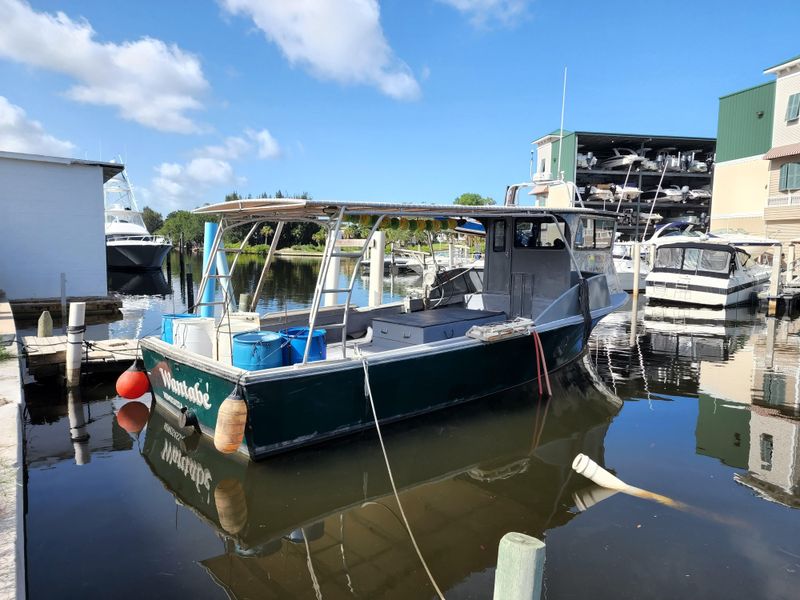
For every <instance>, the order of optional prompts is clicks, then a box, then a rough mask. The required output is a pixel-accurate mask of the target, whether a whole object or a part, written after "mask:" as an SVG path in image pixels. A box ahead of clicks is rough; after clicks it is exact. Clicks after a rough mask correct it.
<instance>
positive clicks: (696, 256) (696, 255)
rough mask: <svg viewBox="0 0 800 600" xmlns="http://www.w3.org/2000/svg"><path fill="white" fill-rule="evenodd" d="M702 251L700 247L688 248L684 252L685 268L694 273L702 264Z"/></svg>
mask: <svg viewBox="0 0 800 600" xmlns="http://www.w3.org/2000/svg"><path fill="white" fill-rule="evenodd" d="M700 252H701V250H700V249H699V248H687V249H686V250H684V252H683V270H684V271H689V272H690V273H694V272H695V271H697V267H698V266H700Z"/></svg>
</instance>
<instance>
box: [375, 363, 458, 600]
mask: <svg viewBox="0 0 800 600" xmlns="http://www.w3.org/2000/svg"><path fill="white" fill-rule="evenodd" d="M361 364H362V366H363V367H364V391H365V392H366V393H367V398H369V405H370V407H371V408H372V418H373V419H374V420H375V429H376V430H377V431H378V441H379V442H380V444H381V451H382V452H383V460H384V462H385V463H386V472H387V473H388V474H389V483H391V484H392V491H393V492H394V498H395V500H397V506H398V508H399V509H400V516H402V517H403V523H405V526H406V531H408V537H410V538H411V543H412V544H413V545H414V550H416V552H417V556H418V557H419V560H420V562H421V563H422V566H423V567H424V568H425V572H426V573H427V574H428V579H430V581H431V585H432V586H433V589H434V590H436V594H437V595H438V596H439V598H440V600H445V598H444V594H442V590H440V589H439V586H438V585H437V583H436V580H435V579H434V578H433V574H432V573H431V570H430V569H429V568H428V563H426V562H425V559H424V558H423V556H422V552H421V551H420V549H419V546H418V545H417V540H416V538H414V534H413V533H412V532H411V525H409V524H408V519H407V518H406V511H405V510H403V504H402V503H401V502H400V495H399V494H398V493H397V486H396V485H395V483H394V475H393V474H392V467H391V466H390V465H389V456H388V454H387V453H386V446H385V445H384V443H383V434H382V433H381V426H380V424H379V423H378V413H377V412H376V411H375V401H374V400H373V399H372V387H371V386H370V384H369V368H368V366H367V359H366V357H365V356H363V355H362V356H361Z"/></svg>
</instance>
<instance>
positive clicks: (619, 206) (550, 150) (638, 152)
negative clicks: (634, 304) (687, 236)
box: [531, 130, 716, 237]
mask: <svg viewBox="0 0 800 600" xmlns="http://www.w3.org/2000/svg"><path fill="white" fill-rule="evenodd" d="M533 144H534V146H535V157H534V158H533V159H532V160H533V163H532V165H531V167H532V168H531V171H532V176H533V181H534V182H535V183H537V184H539V185H536V186H535V187H534V188H533V190H532V191H531V193H532V194H533V195H535V196H536V197H537V198H538V200H539V203H540V204H544V205H546V206H552V207H558V206H570V205H571V204H572V200H573V198H574V197H576V195H577V196H579V197H580V198H581V200H582V202H583V204H584V205H585V206H586V207H590V208H599V209H604V210H614V211H617V212H619V214H620V218H619V223H618V225H617V231H619V232H620V233H622V234H623V236H628V237H633V236H635V235H637V232H638V235H639V236H641V234H642V233H646V230H648V229H649V230H650V231H651V232H652V227H653V226H654V225H655V224H657V223H659V222H667V221H691V222H693V223H696V224H697V225H699V226H701V227H705V226H707V225H708V221H709V215H710V207H711V180H712V175H713V170H714V154H715V151H716V140H715V139H714V138H708V137H687V136H664V135H649V134H623V133H598V132H590V131H566V130H564V131H563V132H561V131H560V130H555V131H553V132H551V133H549V134H547V135H544V136H542V137H540V138H538V139H536V140H534V141H533ZM662 174H663V181H662ZM659 182H661V189H660V190H659Z"/></svg>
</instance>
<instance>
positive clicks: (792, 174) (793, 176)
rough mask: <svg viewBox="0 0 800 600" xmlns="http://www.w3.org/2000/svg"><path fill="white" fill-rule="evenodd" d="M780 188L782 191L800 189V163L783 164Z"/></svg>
mask: <svg viewBox="0 0 800 600" xmlns="http://www.w3.org/2000/svg"><path fill="white" fill-rule="evenodd" d="M778 189H780V191H782V192H788V191H789V190H797V189H800V163H786V164H785V165H781V172H780V179H779V181H778Z"/></svg>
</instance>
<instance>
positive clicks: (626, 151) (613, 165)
mask: <svg viewBox="0 0 800 600" xmlns="http://www.w3.org/2000/svg"><path fill="white" fill-rule="evenodd" d="M611 152H612V153H613V154H612V155H611V156H610V157H608V158H605V159H603V160H601V161H600V168H601V169H618V168H620V167H627V166H629V165H633V166H636V165H638V164H640V163H641V162H642V161H643V160H644V157H642V156H639V155H638V154H637V153H636V152H634V151H633V150H631V149H630V148H612V149H611Z"/></svg>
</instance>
